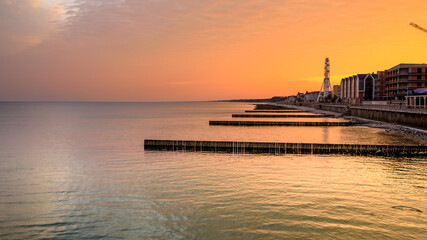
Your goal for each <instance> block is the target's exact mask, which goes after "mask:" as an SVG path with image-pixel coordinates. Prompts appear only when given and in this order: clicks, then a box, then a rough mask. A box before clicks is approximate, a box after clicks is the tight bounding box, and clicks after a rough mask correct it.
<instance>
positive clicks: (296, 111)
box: [245, 109, 307, 113]
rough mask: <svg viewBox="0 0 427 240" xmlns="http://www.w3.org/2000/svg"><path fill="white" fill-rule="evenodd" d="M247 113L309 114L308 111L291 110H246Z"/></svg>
mask: <svg viewBox="0 0 427 240" xmlns="http://www.w3.org/2000/svg"><path fill="white" fill-rule="evenodd" d="M245 112H247V113H256V112H260V113H298V112H307V111H303V110H293V109H289V110H246V111H245Z"/></svg>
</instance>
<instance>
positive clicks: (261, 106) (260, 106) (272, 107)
mask: <svg viewBox="0 0 427 240" xmlns="http://www.w3.org/2000/svg"><path fill="white" fill-rule="evenodd" d="M286 109H294V108H293V107H290V106H289V107H288V106H277V105H271V104H256V105H255V108H254V110H286Z"/></svg>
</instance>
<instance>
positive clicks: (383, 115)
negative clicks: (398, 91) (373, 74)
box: [302, 103, 427, 130]
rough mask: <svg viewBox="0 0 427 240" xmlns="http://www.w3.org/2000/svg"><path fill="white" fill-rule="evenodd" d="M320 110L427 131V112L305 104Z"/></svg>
mask: <svg viewBox="0 0 427 240" xmlns="http://www.w3.org/2000/svg"><path fill="white" fill-rule="evenodd" d="M302 106H305V107H312V108H316V109H319V110H324V111H330V112H337V113H342V114H346V115H348V116H354V117H360V118H365V119H371V120H376V121H382V122H388V123H395V124H399V125H404V126H409V127H415V128H420V129H425V130H427V112H415V111H405V110H391V109H381V108H364V107H361V106H346V105H334V104H322V103H321V104H304V105H302Z"/></svg>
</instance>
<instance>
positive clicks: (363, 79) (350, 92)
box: [340, 73, 378, 103]
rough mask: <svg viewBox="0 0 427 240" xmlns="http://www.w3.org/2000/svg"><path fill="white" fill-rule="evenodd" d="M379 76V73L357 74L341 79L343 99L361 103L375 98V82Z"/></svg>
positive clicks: (341, 96)
mask: <svg viewBox="0 0 427 240" xmlns="http://www.w3.org/2000/svg"><path fill="white" fill-rule="evenodd" d="M376 78H378V75H377V74H371V73H369V74H356V75H353V76H349V77H346V78H343V79H341V84H340V88H341V94H340V98H341V100H342V101H345V102H348V103H361V102H362V101H367V100H373V95H374V82H375V79H376Z"/></svg>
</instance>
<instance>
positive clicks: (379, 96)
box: [373, 71, 385, 101]
mask: <svg viewBox="0 0 427 240" xmlns="http://www.w3.org/2000/svg"><path fill="white" fill-rule="evenodd" d="M384 76H385V71H378V72H377V77H376V78H375V81H374V86H373V91H374V92H373V98H374V99H373V100H375V101H382V100H385V99H384V98H385V93H384Z"/></svg>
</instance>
